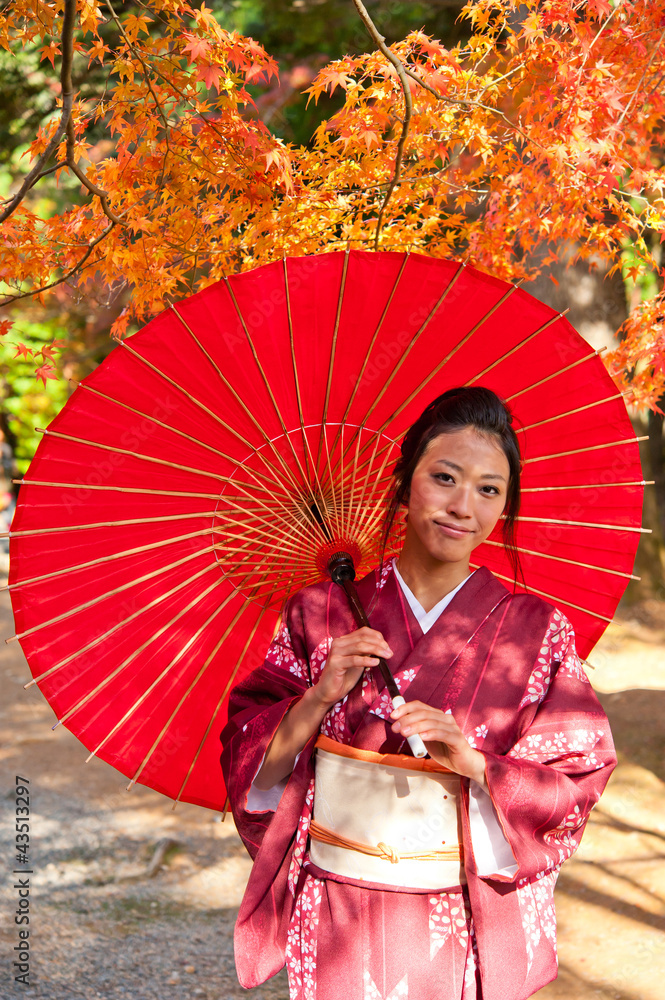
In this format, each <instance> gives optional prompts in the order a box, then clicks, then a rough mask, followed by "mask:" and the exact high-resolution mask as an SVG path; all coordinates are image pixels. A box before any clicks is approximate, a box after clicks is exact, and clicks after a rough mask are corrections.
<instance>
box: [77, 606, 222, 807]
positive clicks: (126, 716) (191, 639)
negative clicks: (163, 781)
mask: <svg viewBox="0 0 665 1000" xmlns="http://www.w3.org/2000/svg"><path fill="white" fill-rule="evenodd" d="M234 597H236V594H233V593H232V594H228V595H227V597H225V598H224V600H223V601H222V603H221V604H220V605H219V606H218V607H217V608H215V610H214V611H213V613H212V615H211V616H210V619H209V621H210V620H212V618H214V617H215V616H216V615H218V614H219V613H220V611H223V609H224V608H225V607H226V605H227V604H228V603H229V601H231V600H233V598H234ZM207 624H208V622H205V625H207ZM205 625H203V626H200V627H199V628H198V629H197V630H196V632H194V633H193V634H192V635H190V636H189V638H188V639H187V641H186V642H185V643H184V645H183V646H181V647H180V649H179V650H178V652H177V653H176V654H175V656H174V657H172V659H171V660H170V661H169V663H167V664H166V666H165V667H164V669H163V670H162V671H161V672H160V673H159V674H158V675H157V677H155V679H154V680H153V681H152V682H151V683H150V684H149V685H148V687H147V688H146V689H145V691H144V692H143V693H142V694H140V695H139V697H138V698H137V699H136V700H135V701H134V702H133V703H132V704H131V705H130V707H129V708H128V709H127V711H126V712H125V714H124V715H123V716H122V717H121V718H120V719H118V721H117V722H116V723H115V725H114V726H113V727H112V728H111V729H110V730H109V732H108V733H107V734H106V736H105V737H104V739H103V740H101V742H100V743H98V744H97V746H96V747H95V749H94V750H92V751H91V753H90V754H89V755H88V757H86V764H87V763H88V761H90V760H92V758H93V757H95V756H96V755H97V753H98V752H99V751H100V750H101V749H102V747H103V746H104V744H105V743H108V741H109V740H110V739H111V737H112V736H114V735H115V733H117V732H118V730H119V729H120V728H121V727H122V726H123V725H124V724H125V723H126V722H127V720H128V719H130V718H131V717H132V715H133V714H134V712H135V711H136V710H137V708H140V706H141V705H142V704H143V702H144V701H145V700H146V698H147V697H148V696H149V695H150V694H152V692H153V691H154V690H155V688H156V687H157V685H158V684H159V683H160V681H163V680H164V678H165V677H167V676H168V675H169V673H170V672H171V669H172V668H173V667H174V666H175V665H176V663H177V662H178V661H179V660H181V659H182V657H183V656H184V655H185V653H186V652H187V650H188V649H189V648H190V646H191V645H192V644H193V643H194V642H195V640H196V639H197V638H198V636H199V634H200V632H201V631H202V629H203V628H204V627H205ZM185 667H186V664H185ZM173 683H175V678H174V680H173ZM132 784H133V781H132V782H130V786H128V787H131V785H132Z"/></svg>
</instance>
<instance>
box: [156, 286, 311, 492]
mask: <svg viewBox="0 0 665 1000" xmlns="http://www.w3.org/2000/svg"><path fill="white" fill-rule="evenodd" d="M227 288H228V281H227ZM232 298H233V303H234V306H235V308H236V311H238V306H237V303H236V301H235V296H234V295H232ZM171 309H172V310H173V312H174V313H175V315H176V316H177V317H178V319H179V320H180V322H181V323H182V325H183V326H184V328H185V329H186V330H187V332H188V333H189V335H190V337H191V338H192V340H193V341H194V342H195V344H196V345H197V346H198V347H199V349H200V350H201V351H202V352H203V354H204V355H205V357H206V358H207V359H208V361H209V362H210V364H211V365H212V367H213V369H214V370H215V372H216V373H217V375H218V376H219V377H220V379H221V380H222V382H223V383H224V385H225V386H226V388H227V389H228V390H229V392H230V393H231V394H232V395H233V398H234V399H235V400H236V402H237V403H238V405H239V406H240V407H241V409H242V410H243V412H244V413H245V414H246V415H247V416H248V417H249V419H250V420H251V422H252V423H253V424H254V427H255V428H256V430H257V431H258V432H259V434H260V435H261V437H262V438H263V440H264V442H265V443H266V444H268V445H269V446H270V447H271V449H272V451H273V453H274V455H275V457H276V458H277V459H278V461H279V462H280V463H281V465H282V468H283V469H284V471H285V472H286V474H287V476H288V477H289V478H290V479H291V482H292V484H293V486H294V487H296V486H297V483H296V480H295V479H294V478H293V476H292V473H291V470H290V469H289V467H288V465H287V464H286V462H285V461H284V458H283V456H282V455H280V453H279V451H278V450H277V448H276V447H275V445H274V444H273V442H272V441H271V440H270V438H269V437H268V435H267V434H266V432H265V430H264V428H263V427H262V425H261V422H260V421H259V420H258V418H257V417H255V416H254V414H253V412H252V411H251V409H250V407H249V405H248V404H247V403H246V402H245V401H244V400H243V399H242V397H241V396H240V394H239V393H238V392H237V390H236V389H234V387H233V386H232V385H231V383H230V382H229V380H228V379H227V378H226V376H225V375H224V374H223V372H222V371H221V369H220V368H219V366H218V365H217V363H216V362H215V360H214V359H213V357H212V356H211V355H210V354H209V353H208V351H207V350H206V349H205V347H204V346H203V344H202V343H201V342H200V340H199V339H198V337H197V336H196V334H195V333H194V331H193V330H192V328H191V327H190V326H189V324H188V323H187V321H186V320H185V318H184V316H182V315H181V313H179V312H178V310H177V309H176V307H175V306H174V305H173V304H172V305H171ZM238 314H239V313H238ZM239 315H240V314H239ZM241 320H242V324H243V329H244V330H245V333H246V334H247V327H246V326H245V323H244V320H243V319H242V317H241ZM247 336H249V334H247ZM250 346H252V345H250ZM252 353H254V349H253V346H252ZM254 356H255V360H256V361H257V363H258V358H257V356H256V354H255V355H254ZM264 381H265V379H264ZM266 388H267V389H268V392H269V394H270V398H271V399H272V402H273V405H274V406H275V409H276V412H277V416H278V418H279V422H280V425H281V427H282V431H283V432H284V435H285V436H286V437H287V438H288V434H287V430H286V426H285V425H284V421H283V420H282V418H281V415H280V413H279V411H278V410H277V404H276V402H275V399H274V397H273V395H272V390H271V389H270V387H269V386H268V384H267V382H266ZM289 444H291V442H290V441H289ZM291 450H292V452H293V457H294V458H295V460H296V463H298V458H297V455H296V453H295V451H294V450H293V447H292V448H291ZM298 464H299V463H298ZM301 472H302V469H301Z"/></svg>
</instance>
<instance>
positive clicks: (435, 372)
mask: <svg viewBox="0 0 665 1000" xmlns="http://www.w3.org/2000/svg"><path fill="white" fill-rule="evenodd" d="M518 288H519V284H517V285H511V287H510V288H509V289H508V291H507V292H505V293H504V294H503V295H502V296H501V298H500V299H499V300H498V301H497V302H495V303H494V305H493V306H492V307H491V309H489V311H488V312H486V313H485V315H484V316H482V317H481V318H480V319H479V320H478V322H477V323H476V324H475V326H473V327H472V328H471V329H470V330H469V332H468V333H466V334H465V335H464V336H463V337H462V338H461V340H459V341H458V342H457V343H456V344H455V346H454V347H453V348H452V350H450V351H449V352H448V354H447V355H446V356H445V358H443V359H442V360H441V361H439V363H438V364H437V365H436V366H435V367H434V368H433V369H432V371H431V372H429V374H428V375H427V376H426V378H424V379H423V380H422V382H421V383H420V385H419V386H418V387H417V388H416V389H414V390H413V392H411V393H409V395H408V396H407V397H406V399H405V400H403V401H402V403H401V404H400V405H399V406H398V407H397V409H396V410H395V411H394V412H393V413H392V415H391V416H390V417H388V419H387V420H384V422H383V424H382V425H381V426H380V427H379V433H380V434H382V433H383V432H384V431H385V430H386V428H387V427H388V425H389V424H390V423H391V422H392V421H393V420H394V419H395V418H396V417H398V416H399V415H400V413H403V412H404V410H405V409H406V407H407V406H408V405H409V404H410V403H411V402H412V401H413V400H414V399H415V398H416V396H418V395H419V394H420V393H421V392H422V390H423V389H424V388H425V386H426V385H428V384H429V383H430V382H431V381H432V379H433V378H434V377H435V376H436V375H438V373H439V372H440V371H441V369H442V368H444V367H445V365H447V364H448V362H449V361H450V359H451V358H452V357H454V355H455V354H457V352H458V351H459V350H460V349H461V348H462V347H464V345H465V344H466V343H467V342H468V340H469V339H470V338H471V337H472V336H473V335H474V333H475V332H476V330H478V329H479V328H480V327H481V326H482V325H483V323H485V322H486V321H487V320H488V319H489V318H490V316H492V315H493V314H494V313H495V312H496V310H497V309H498V308H499V307H500V306H502V305H503V303H504V302H505V301H506V299H508V298H509V297H510V296H511V295H513V294H514V293H515V292H516V291H517V290H518ZM427 322H429V320H428V321H427ZM377 401H378V400H377Z"/></svg>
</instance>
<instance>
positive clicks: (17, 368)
mask: <svg viewBox="0 0 665 1000" xmlns="http://www.w3.org/2000/svg"><path fill="white" fill-rule="evenodd" d="M58 332H60V327H59V323H58V321H57V320H56V319H53V320H50V321H47V322H42V323H39V322H31V321H30V320H28V319H26V318H25V317H20V318H19V319H17V320H16V323H15V325H14V329H13V330H12V332H11V334H10V335H9V336H8V337H5V338H4V340H3V341H2V342H0V366H2V370H3V371H4V373H5V374H4V376H3V381H4V385H3V387H2V388H3V395H4V397H5V406H6V408H7V410H8V411H9V414H10V415H11V419H12V423H13V424H14V430H15V435H16V440H17V451H16V454H15V458H16V464H17V467H18V469H19V471H20V472H21V473H24V472H25V471H26V470H27V468H28V465H29V464H30V460H31V458H32V456H33V455H34V453H35V449H36V447H37V444H38V443H39V439H40V436H41V435H40V434H39V432H38V431H37V430H35V428H36V427H47V426H48V424H49V423H50V422H51V420H52V419H53V417H54V416H55V415H56V413H58V411H59V410H61V409H62V407H63V405H64V403H65V402H66V399H67V384H66V382H64V381H63V380H62V379H59V378H57V376H56V372H55V367H54V361H55V356H56V355H57V354H58V353H59V350H60V348H61V347H62V345H63V341H61V340H59V339H58V338H57V337H54V334H55V333H58ZM35 374H36V375H37V378H35Z"/></svg>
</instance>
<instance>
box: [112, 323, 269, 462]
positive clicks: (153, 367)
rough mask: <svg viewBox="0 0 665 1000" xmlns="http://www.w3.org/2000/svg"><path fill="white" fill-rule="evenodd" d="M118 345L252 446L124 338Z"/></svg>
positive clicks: (249, 443) (243, 441)
mask: <svg viewBox="0 0 665 1000" xmlns="http://www.w3.org/2000/svg"><path fill="white" fill-rule="evenodd" d="M119 346H122V347H124V348H125V350H127V351H129V352H130V354H132V355H133V356H134V357H135V358H136V359H137V361H139V362H140V363H141V364H143V365H145V366H146V367H147V368H150V369H151V370H152V371H154V372H155V374H156V375H159V377H160V378H163V379H164V381H165V382H168V383H169V385H171V386H173V388H174V389H176V390H177V391H178V392H180V393H182V395H183V396H186V397H187V399H188V400H189V401H190V403H194V405H195V406H198V408H199V409H200V410H203V412H204V413H207V415H208V416H209V417H211V419H212V420H214V421H215V423H217V424H220V426H221V427H223V428H224V430H225V431H228V433H229V434H231V435H232V436H233V437H234V438H237V440H238V441H241V442H242V443H243V444H244V445H245V447H246V448H250V449H251V448H252V444H251V442H250V441H248V440H247V438H246V437H244V436H243V435H242V434H240V432H239V431H237V430H236V429H235V428H234V427H231V425H230V424H227V423H226V421H225V420H222V418H221V417H220V416H219V414H218V413H215V412H214V411H213V410H211V409H210V408H209V407H208V406H206V405H205V403H202V402H201V400H200V399H197V398H196V396H192V394H191V392H188V391H187V389H185V388H184V387H183V386H181V385H179V384H178V383H177V382H176V381H175V379H172V378H171V377H170V375H167V374H166V372H163V371H162V370H161V369H160V368H158V367H157V365H154V364H153V363H152V361H148V359H147V358H144V357H143V355H142V354H139V352H138V351H135V350H134V348H133V347H130V346H129V344H128V342H127V341H126V340H121V341H120V345H119Z"/></svg>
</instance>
